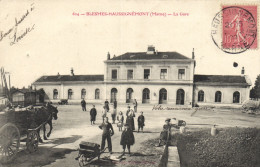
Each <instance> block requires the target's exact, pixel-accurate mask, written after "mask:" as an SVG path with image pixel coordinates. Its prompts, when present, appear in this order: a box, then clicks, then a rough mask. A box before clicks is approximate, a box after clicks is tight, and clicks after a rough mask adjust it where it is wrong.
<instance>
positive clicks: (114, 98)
mask: <svg viewBox="0 0 260 167" xmlns="http://www.w3.org/2000/svg"><path fill="white" fill-rule="evenodd" d="M116 96H117V89H116V88H113V89H111V98H110V102H111V103H113V102H114V101H117V100H116Z"/></svg>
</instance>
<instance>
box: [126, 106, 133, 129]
mask: <svg viewBox="0 0 260 167" xmlns="http://www.w3.org/2000/svg"><path fill="white" fill-rule="evenodd" d="M128 107H129V109H128V110H127V112H126V123H127V124H128V125H129V128H130V129H131V130H132V131H134V130H135V121H134V117H135V112H134V111H133V110H132V109H130V106H128Z"/></svg>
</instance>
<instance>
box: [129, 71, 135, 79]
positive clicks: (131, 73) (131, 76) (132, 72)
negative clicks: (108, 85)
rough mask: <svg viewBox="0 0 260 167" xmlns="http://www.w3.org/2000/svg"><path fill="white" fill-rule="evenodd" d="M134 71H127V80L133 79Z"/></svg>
mask: <svg viewBox="0 0 260 167" xmlns="http://www.w3.org/2000/svg"><path fill="white" fill-rule="evenodd" d="M133 74H134V71H133V70H127V79H133V78H134V75H133Z"/></svg>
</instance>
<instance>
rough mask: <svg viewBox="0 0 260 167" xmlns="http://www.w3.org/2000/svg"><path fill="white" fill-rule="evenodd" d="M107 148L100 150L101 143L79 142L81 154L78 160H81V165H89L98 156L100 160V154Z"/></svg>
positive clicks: (81, 166)
mask: <svg viewBox="0 0 260 167" xmlns="http://www.w3.org/2000/svg"><path fill="white" fill-rule="evenodd" d="M105 150H106V148H105V149H104V150H100V145H99V144H95V143H90V142H84V141H82V142H81V143H80V144H79V154H78V157H77V158H76V160H78V161H79V166H80V167H83V166H87V165H88V164H90V163H91V161H92V160H94V159H95V158H98V160H99V159H100V155H101V154H102V153H104V152H105Z"/></svg>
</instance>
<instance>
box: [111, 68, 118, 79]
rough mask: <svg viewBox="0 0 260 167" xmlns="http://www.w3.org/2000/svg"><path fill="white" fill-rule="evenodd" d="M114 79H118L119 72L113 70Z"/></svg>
mask: <svg viewBox="0 0 260 167" xmlns="http://www.w3.org/2000/svg"><path fill="white" fill-rule="evenodd" d="M112 79H117V70H112Z"/></svg>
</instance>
